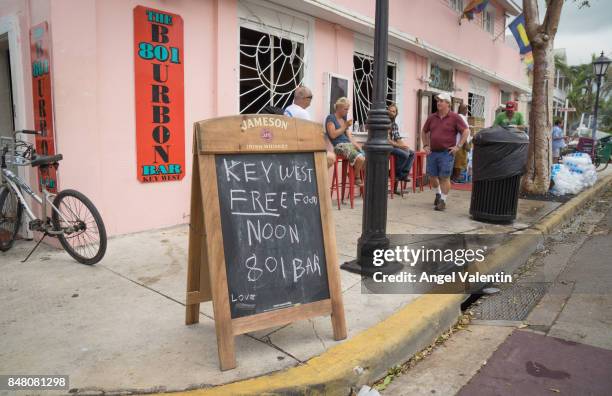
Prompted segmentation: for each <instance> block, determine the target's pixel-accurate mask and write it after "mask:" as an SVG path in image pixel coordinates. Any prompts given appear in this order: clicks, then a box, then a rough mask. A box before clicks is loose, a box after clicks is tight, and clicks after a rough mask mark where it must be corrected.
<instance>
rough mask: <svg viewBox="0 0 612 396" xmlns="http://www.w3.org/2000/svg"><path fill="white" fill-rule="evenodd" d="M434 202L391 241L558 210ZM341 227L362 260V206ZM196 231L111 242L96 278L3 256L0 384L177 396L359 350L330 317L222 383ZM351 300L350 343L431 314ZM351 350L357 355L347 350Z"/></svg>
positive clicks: (56, 253) (86, 271)
mask: <svg viewBox="0 0 612 396" xmlns="http://www.w3.org/2000/svg"><path fill="white" fill-rule="evenodd" d="M432 201H433V193H431V192H430V191H428V190H427V189H426V191H425V192H423V193H417V194H412V193H409V194H407V195H406V196H405V197H404V198H403V199H402V198H399V197H396V198H395V199H393V200H390V201H389V216H388V228H387V231H388V233H390V234H394V233H396V234H405V233H461V232H477V233H511V232H516V231H518V230H521V229H524V228H527V227H529V226H532V225H534V224H536V223H538V222H540V221H541V219H542V218H544V217H545V216H547V215H550V214H551V213H552V212H553V211H554V210H555V209H557V208H558V207H559V204H558V203H551V202H539V201H523V200H521V201H520V204H519V217H518V219H517V222H515V223H514V224H513V225H505V226H500V225H487V224H483V223H479V222H475V221H472V220H471V219H470V218H469V216H468V208H469V193H468V192H464V191H453V192H452V193H451V196H450V199H449V208H448V210H447V211H446V212H444V213H440V212H434V211H433V210H432V209H431V208H432ZM334 217H335V222H336V233H337V240H338V254H339V257H338V259H339V262H343V261H345V260H349V259H352V258H354V255H355V252H356V241H357V238H358V237H359V235H360V232H361V201H360V200H357V201H356V207H355V209H352V210H351V209H350V208H349V207H348V205H344V206H343V208H342V210H341V211H337V210H334ZM187 232H188V228H187V226H179V227H174V228H171V229H165V230H157V231H150V232H145V233H139V234H132V235H125V236H121V237H117V238H113V239H111V240H110V241H109V249H108V253H107V257H105V259H104V260H103V261H102V262H101V263H99V264H98V265H96V266H94V267H87V266H82V265H80V264H78V263H76V262H74V261H72V260H71V259H70V257H69V256H68V255H67V254H66V253H64V252H63V251H60V250H54V249H53V248H51V247H48V246H43V247H41V248H40V250H39V251H37V253H36V254H35V255H34V256H33V257H32V258H31V259H30V261H28V262H27V263H20V262H19V260H20V259H21V258H23V257H25V255H26V254H27V251H28V250H29V249H30V248H31V247H32V246H33V245H32V243H31V242H26V241H19V242H17V243H16V246H15V248H14V249H13V250H11V251H9V252H7V253H4V254H2V255H1V256H0V259H1V260H0V261H1V262H0V272H1V273H2V274H3V276H2V278H1V279H2V280H1V281H0V283H1V284H2V285H1V288H0V312H3V314H2V318H1V320H0V335H1V338H0V374H14V373H21V374H26V373H30V374H34V373H41V374H69V375H70V388H71V389H72V390H73V392H77V391H78V392H101V391H105V392H109V391H110V392H113V391H130V390H133V391H139V392H142V391H164V390H166V391H176V390H185V389H192V388H205V387H209V386H214V385H220V384H225V383H229V382H234V381H238V380H243V379H246V378H252V377H257V376H261V375H263V374H268V373H272V372H277V371H279V370H284V369H287V368H290V367H295V366H297V368H300V366H308V365H310V364H311V362H310V361H309V362H308V363H305V362H307V361H308V360H309V359H311V358H313V357H315V356H317V355H321V354H323V355H326V353H328V352H329V351H330V349H331V350H332V351H339V349H334V348H333V347H334V346H339V345H338V344H341V345H340V346H343V344H347V345H349V344H350V342H342V343H337V342H335V341H333V338H332V332H331V324H330V321H329V318H318V319H313V320H309V321H302V322H296V323H293V324H291V325H287V326H283V327H280V328H273V329H269V330H266V331H260V332H255V333H251V334H247V335H244V336H239V337H236V351H237V361H238V368H237V369H235V370H230V371H226V372H220V371H219V369H218V361H217V349H216V339H215V332H214V322H213V320H212V307H211V305H210V303H208V304H202V306H201V317H200V323H199V324H197V325H194V326H185V325H184V324H183V323H184V299H185V284H186V265H185V263H186V252H187ZM342 290H343V295H344V305H345V310H346V317H347V326H348V330H349V337H348V338H349V341H350V340H351V339H353V338H358V337H357V336H358V335H359V334H360V333H364V332H366V331H367V330H368V329H372V328H373V327H377V326H380V324H381V323H384V322H385V321H389V320H390V319H396V320H397V321H398V322H397V325H398V326H403V327H410V324H409V322H402V320H408V321H410V319H409V318H407V317H402V316H401V312H402V311H403V310H405V309H406V308H410V307H411V306H412V307H413V308H414V309H416V311H415V312H419V315H420V316H424V315H425V312H426V310H427V305H421V306H419V305H418V304H417V300H416V299H417V297H418V296H417V295H369V294H362V293H361V287H360V279H359V277H358V276H357V275H353V274H349V273H346V272H344V271H342ZM430 297H432V298H431V300H433V296H430ZM447 298H448V299H449V301H450V299H452V297H447ZM419 300H420V299H419ZM459 300H460V299H459ZM459 300H457V301H459ZM422 301H423V300H421V303H420V304H423V302H422ZM428 301H429V300H428ZM411 303H413V304H416V305H413V304H411ZM454 304H455V306H456V308H455V309H445V308H440V309H439V311H438V312H440V316H438V317H437V319H436V321H435V323H434V325H433V326H430V329H429V333H427V332H422V334H421V335H420V336H419V335H418V334H416V335H415V334H412V333H415V332H414V331H413V330H412V329H409V330H407V332H408V333H410V332H412V333H411V334H412V337H414V339H413V340H411V341H410V342H405V343H404V344H402V348H403V349H401V350H402V351H403V352H406V351H409V350H412V351H413V352H414V351H416V350H418V349H419V348H420V347H423V346H424V345H427V344H428V343H429V342H431V340H432V339H433V338H435V337H436V336H437V334H439V333H440V332H441V331H443V330H444V329H446V328H448V327H449V326H450V325H451V324H452V323H453V322H454V321H455V320H456V317H457V315H458V305H457V304H458V303H454ZM434 305H435V304H434ZM416 307H418V308H416ZM440 307H442V306H440ZM432 323H433V322H432ZM377 331H378V332H379V334H384V329H381V328H378V330H377ZM370 334H374V333H370ZM400 341H401V340H398V342H400ZM406 348H407V349H406ZM326 351H327V352H326ZM345 351H354V350H353V349H351V348H349V347H348V346H346V347H345ZM351 353H352V352H351ZM355 353H356V352H355ZM323 355H322V356H323ZM392 358H393V359H394V358H395V356H392V357H390V358H389V359H387V360H385V359H381V360H380V362H381V363H388V362H390V361H391V360H393V359H392ZM376 359H379V358H376ZM352 368H353V367H351V369H352ZM368 369H369V370H370V371H371V372H370V373H369V375H368V376H360V375H358V374H356V375H355V378H354V381H355V383H358V382H360V381H366V380H368V379H371V378H373V377H374V376H375V375H377V373H378V372H379V371H380V370H381V369H383V367H382V365H381V367H377V368H374V367H370V368H367V367H366V370H368ZM357 371H359V370H357ZM285 373H286V372H285ZM305 386H307V384H306V385H305Z"/></svg>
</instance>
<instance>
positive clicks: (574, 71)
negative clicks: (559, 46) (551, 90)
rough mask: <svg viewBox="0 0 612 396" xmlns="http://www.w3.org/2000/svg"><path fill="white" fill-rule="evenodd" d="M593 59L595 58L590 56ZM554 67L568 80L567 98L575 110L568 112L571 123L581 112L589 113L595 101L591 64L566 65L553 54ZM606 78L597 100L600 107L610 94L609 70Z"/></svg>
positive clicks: (611, 88) (576, 119) (603, 105)
mask: <svg viewBox="0 0 612 396" xmlns="http://www.w3.org/2000/svg"><path fill="white" fill-rule="evenodd" d="M592 58H593V60H594V59H595V58H596V56H595V55H593V56H592ZM555 68H557V69H558V70H560V71H561V73H562V74H563V75H564V76H565V77H566V78H567V79H568V80H569V91H568V92H567V99H568V101H569V106H570V107H574V108H575V109H576V112H573V113H569V114H568V117H567V119H568V123H569V124H572V123H575V122H577V121H578V120H579V119H580V115H581V114H583V113H587V114H591V113H592V112H593V105H594V103H595V84H596V82H595V79H594V78H593V65H592V64H591V63H586V64H582V65H576V66H568V65H567V64H566V63H565V62H564V61H563V59H562V58H561V57H559V56H555ZM608 74H609V75H608V76H607V77H608V78H605V79H604V80H603V81H602V84H601V88H600V93H599V100H600V104H601V105H602V107H605V106H606V105H607V103H604V102H607V100H606V99H607V98H608V97H609V96H610V92H611V90H612V84H611V83H610V78H609V77H610V70H608Z"/></svg>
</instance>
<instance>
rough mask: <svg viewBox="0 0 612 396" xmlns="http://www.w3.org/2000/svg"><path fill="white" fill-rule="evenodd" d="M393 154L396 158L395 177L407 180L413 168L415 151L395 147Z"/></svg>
mask: <svg viewBox="0 0 612 396" xmlns="http://www.w3.org/2000/svg"><path fill="white" fill-rule="evenodd" d="M391 154H392V155H393V156H394V157H395V177H396V178H397V179H399V180H403V179H406V178H407V177H408V175H409V174H410V168H412V162H413V161H414V151H412V150H410V149H406V150H403V149H400V148H397V147H393V149H392V150H391Z"/></svg>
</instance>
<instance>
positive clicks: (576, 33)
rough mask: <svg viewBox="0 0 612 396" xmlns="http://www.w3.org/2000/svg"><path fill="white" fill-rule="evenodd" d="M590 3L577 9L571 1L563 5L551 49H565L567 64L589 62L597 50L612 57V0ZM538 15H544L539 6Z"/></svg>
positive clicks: (542, 9) (592, 0) (596, 0)
mask: <svg viewBox="0 0 612 396" xmlns="http://www.w3.org/2000/svg"><path fill="white" fill-rule="evenodd" d="M590 2H591V6H590V7H583V8H580V9H579V8H578V6H577V5H576V3H575V2H574V1H573V0H567V1H565V4H564V5H563V10H562V12H561V21H560V22H559V30H557V36H556V37H555V48H565V49H566V53H567V63H568V64H570V65H577V64H581V63H590V62H591V54H593V53H597V56H599V54H600V53H601V51H604V53H605V54H606V56H607V57H608V58H612V0H590ZM521 3H522V2H521ZM540 3H543V1H542V0H540ZM540 14H541V16H543V14H544V8H543V7H541V8H540Z"/></svg>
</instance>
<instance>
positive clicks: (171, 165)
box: [134, 6, 185, 183]
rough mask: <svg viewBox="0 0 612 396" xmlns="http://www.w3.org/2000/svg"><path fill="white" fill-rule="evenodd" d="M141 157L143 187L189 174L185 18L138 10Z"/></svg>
mask: <svg viewBox="0 0 612 396" xmlns="http://www.w3.org/2000/svg"><path fill="white" fill-rule="evenodd" d="M134 67H135V85H136V86H135V88H136V90H135V97H136V154H137V164H138V170H137V174H138V180H140V181H141V182H143V183H153V182H164V181H172V180H181V179H182V178H183V177H184V176H185V108H184V103H185V98H184V95H185V93H184V72H183V19H182V18H181V17H180V16H179V15H176V14H171V13H168V12H164V11H159V10H155V9H152V8H148V7H144V6H137V7H135V8H134Z"/></svg>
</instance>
